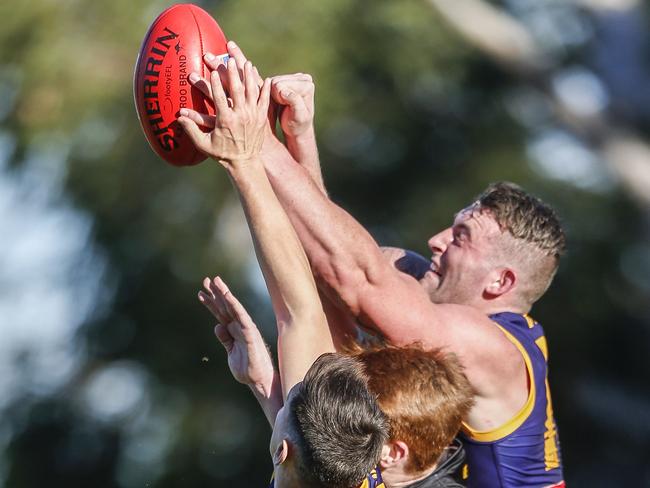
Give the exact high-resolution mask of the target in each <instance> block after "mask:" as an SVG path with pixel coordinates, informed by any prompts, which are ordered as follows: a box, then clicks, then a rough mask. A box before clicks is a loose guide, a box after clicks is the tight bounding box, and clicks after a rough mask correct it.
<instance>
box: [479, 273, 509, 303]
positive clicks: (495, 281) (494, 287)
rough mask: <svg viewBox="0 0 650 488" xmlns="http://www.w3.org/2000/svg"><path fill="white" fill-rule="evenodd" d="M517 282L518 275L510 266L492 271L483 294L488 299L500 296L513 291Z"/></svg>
mask: <svg viewBox="0 0 650 488" xmlns="http://www.w3.org/2000/svg"><path fill="white" fill-rule="evenodd" d="M516 282H517V275H516V274H515V272H514V271H513V270H512V269H510V268H500V269H496V270H494V271H493V272H492V273H490V277H489V281H488V284H487V286H486V287H485V290H484V291H483V294H484V296H485V297H486V298H488V299H494V298H498V297H500V296H502V295H505V294H506V293H508V292H509V291H511V290H512V289H513V288H514V287H515V284H516Z"/></svg>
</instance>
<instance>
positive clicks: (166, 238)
mask: <svg viewBox="0 0 650 488" xmlns="http://www.w3.org/2000/svg"><path fill="white" fill-rule="evenodd" d="M201 5H202V6H203V7H204V8H205V9H206V10H208V11H209V12H210V13H212V14H213V15H214V16H215V18H216V19H217V20H218V21H219V22H220V24H221V26H222V28H223V29H224V31H225V32H226V33H227V35H228V36H229V37H230V38H232V39H235V40H237V41H238V43H239V44H240V45H241V46H242V47H243V48H244V50H245V52H246V53H247V55H248V56H249V57H250V58H251V59H253V60H254V61H255V62H256V64H257V65H258V66H259V67H260V68H261V69H262V70H263V72H264V73H263V74H265V75H271V74H280V73H288V72H297V71H302V72H308V73H311V74H312V75H313V76H314V79H315V81H316V87H317V95H316V97H317V98H316V103H317V108H316V114H317V121H316V122H317V130H318V138H319V141H320V150H321V161H322V166H323V169H324V173H325V179H326V183H327V186H328V189H329V191H330V194H331V195H332V197H333V198H334V199H335V200H336V201H339V202H342V203H343V205H344V206H345V207H346V208H349V209H350V210H351V211H352V213H353V214H354V215H356V216H358V217H359V218H360V219H361V221H362V222H363V223H364V224H365V225H367V226H368V227H369V228H370V229H371V230H372V231H373V233H374V234H375V236H376V237H377V239H378V240H379V241H380V242H381V243H382V244H386V245H406V246H409V247H411V248H413V249H414V250H416V251H418V252H421V253H423V254H425V255H426V254H427V252H428V251H427V249H426V246H425V243H426V238H427V237H428V236H429V235H430V234H431V233H432V232H433V231H434V230H436V229H438V228H440V227H441V226H446V225H447V224H448V223H449V222H450V221H451V214H452V212H453V211H455V210H456V209H458V208H461V207H462V206H463V204H465V203H466V202H468V201H471V198H472V197H473V196H474V195H475V194H476V193H478V192H479V191H480V190H481V189H482V188H483V187H485V185H486V184H487V183H488V182H490V181H494V180H500V179H508V180H513V181H516V182H518V183H520V184H521V185H523V186H524V187H526V188H527V189H529V190H531V191H533V192H534V193H537V194H539V195H540V196H541V197H543V198H544V199H546V200H548V201H549V202H551V203H552V204H553V205H555V206H556V207H557V208H558V210H559V212H560V214H561V215H562V216H563V218H564V221H565V223H566V225H567V228H568V231H569V237H570V252H569V256H568V257H567V259H566V260H565V262H564V263H563V264H562V267H561V272H560V274H559V276H558V278H557V280H556V283H555V284H554V286H553V287H552V288H551V290H550V291H549V293H548V294H547V296H546V297H545V298H544V299H543V300H542V301H541V303H540V304H539V306H538V307H537V308H536V309H535V310H533V315H534V316H535V317H536V319H538V320H539V321H540V322H542V323H543V324H544V325H545V328H546V330H547V333H548V336H549V341H550V353H551V355H552V357H553V359H552V361H551V368H552V369H551V373H550V374H551V376H552V377H553V379H552V381H553V384H554V388H555V391H554V401H555V408H556V411H557V412H556V413H557V418H558V423H559V426H560V429H561V431H562V441H563V445H562V448H563V455H564V458H565V465H566V471H565V474H566V477H567V481H568V482H569V483H570V484H572V485H576V486H612V485H626V486H628V485H629V486H639V485H641V484H643V481H641V482H639V481H640V480H645V481H647V480H649V479H650V471H649V470H648V469H649V468H648V466H650V462H649V460H648V454H647V453H648V452H650V445H648V444H649V442H650V441H649V440H648V439H650V435H648V429H649V427H648V425H650V422H648V420H647V415H648V414H647V412H648V411H650V394H649V392H648V386H647V379H646V378H647V377H648V373H649V371H650V355H649V354H648V353H647V352H648V344H650V340H649V337H648V335H649V330H650V316H649V315H648V313H649V310H650V309H648V307H647V299H648V296H649V295H650V278H649V277H650V233H649V226H648V222H650V219H649V218H648V217H649V210H650V181H649V180H650V176H649V174H650V155H649V151H648V142H647V141H648V136H649V133H648V130H649V128H650V124H649V121H650V117H649V116H650V100H649V99H648V97H649V95H648V92H647V89H646V87H647V86H648V83H647V81H648V77H649V73H648V68H647V65H646V62H645V59H647V56H644V53H646V52H647V50H648V48H649V47H650V46H649V45H648V27H647V25H648V23H647V22H644V19H646V18H647V11H646V10H645V9H644V8H643V5H642V4H641V3H640V2H636V1H634V0H580V1H578V0H574V1H554V0H535V1H533V0H503V1H499V2H484V1H480V0H402V1H399V2H395V1H390V0H374V1H368V0H365V1H364V0H335V1H328V2H320V1H316V0H313V1H306V2H290V1H288V0H278V1H276V2H259V1H253V0H238V1H234V0H230V1H222V2H202V3H201ZM167 6H168V3H166V2H158V1H156V2H146V3H145V2H127V1H125V0H113V1H111V2H107V1H104V0H98V1H95V2H84V1H72V0H70V1H64V2H50V1H47V0H34V1H32V2H17V1H11V0H10V1H9V2H4V3H0V15H1V16H2V18H3V20H4V24H3V28H2V29H0V60H1V61H0V235H1V236H2V238H1V239H0V249H1V250H2V251H3V252H2V253H1V256H2V257H0V260H1V262H2V266H0V287H1V288H0V289H2V293H0V352H2V354H1V355H0V356H2V358H1V359H0V390H1V391H2V393H3V394H2V398H1V399H0V419H1V420H0V486H2V485H3V483H4V485H5V486H11V487H17V488H23V487H35V486H45V485H46V484H47V486H66V487H75V486H96V487H102V486H106V487H112V486H124V487H131V486H134V487H135V486H151V487H154V486H155V487H178V486H203V485H210V484H214V485H220V484H221V485H225V486H230V485H235V486H236V485H239V486H263V485H264V483H265V482H266V481H267V480H268V476H269V475H270V473H271V466H270V463H269V462H268V454H267V452H266V451H267V446H266V440H265V439H266V438H267V434H268V432H267V430H266V429H267V426H266V425H265V422H264V419H263V418H262V416H261V415H260V414H259V412H258V411H257V409H256V405H255V403H254V401H253V400H252V399H250V398H248V392H247V391H245V389H242V388H239V387H238V385H237V384H235V383H234V382H233V381H232V379H231V378H230V377H229V374H228V373H227V370H226V365H225V358H224V357H223V354H222V352H221V350H220V348H219V346H218V344H217V343H216V341H215V340H214V338H213V336H212V327H211V325H213V324H211V322H210V318H209V317H208V316H207V315H206V314H205V313H204V312H203V310H202V309H201V307H200V306H199V304H198V303H197V300H196V291H197V290H198V288H199V286H200V283H201V280H202V278H203V277H204V276H206V275H211V274H214V273H216V272H217V271H218V272H219V273H220V274H221V275H223V276H224V277H225V278H226V280H227V281H228V282H229V283H232V284H233V285H234V288H235V289H236V290H237V293H238V295H239V296H241V297H242V301H243V302H244V303H246V304H247V306H250V307H251V308H252V312H253V313H254V314H255V315H256V316H258V317H270V316H269V310H268V305H267V302H266V299H265V297H263V295H260V294H259V290H260V284H261V282H260V281H259V273H258V270H257V264H256V262H255V259H254V256H253V254H252V248H251V247H250V243H249V237H248V234H247V231H246V228H245V223H244V220H243V215H242V214H241V213H240V210H239V208H238V203H237V202H236V201H235V199H234V196H233V195H232V193H231V190H230V189H229V185H228V182H227V181H226V178H225V177H224V176H223V174H222V172H220V171H218V168H214V167H213V165H211V164H210V163H208V162H206V163H204V164H202V165H199V166H197V167H194V168H187V169H181V170H179V169H176V168H172V167H170V166H167V165H166V164H165V163H163V162H162V161H160V160H158V159H157V158H156V157H155V155H154V154H153V152H152V151H151V150H150V149H149V147H148V145H147V143H146V141H145V139H144V137H143V135H142V133H141V130H140V127H139V126H138V122H137V118H136V115H135V110H134V108H133V101H132V93H131V76H132V70H133V66H134V64H135V57H136V54H137V52H138V49H139V47H140V42H141V40H142V37H143V36H144V33H145V32H146V29H147V27H148V25H149V24H150V23H151V21H152V20H153V18H155V16H156V15H157V14H158V13H159V12H160V11H161V10H162V9H164V8H165V7H167ZM267 323H268V324H272V321H271V320H268V321H267ZM260 325H262V326H263V325H265V324H264V321H263V320H260ZM266 333H267V339H268V341H269V343H273V342H274V337H273V336H272V327H271V328H269V329H267V330H266Z"/></svg>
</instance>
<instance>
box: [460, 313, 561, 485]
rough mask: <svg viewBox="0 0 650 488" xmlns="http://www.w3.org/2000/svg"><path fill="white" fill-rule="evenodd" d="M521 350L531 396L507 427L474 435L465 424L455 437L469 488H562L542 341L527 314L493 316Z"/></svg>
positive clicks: (539, 333) (559, 458) (545, 355)
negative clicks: (460, 442)
mask: <svg viewBox="0 0 650 488" xmlns="http://www.w3.org/2000/svg"><path fill="white" fill-rule="evenodd" d="M490 319H491V320H493V321H494V322H496V323H497V324H498V326H499V327H500V328H501V330H502V331H503V333H504V334H505V335H506V337H507V338H508V339H509V340H510V341H511V342H512V343H513V344H514V345H515V346H516V347H517V349H519V352H520V353H521V355H522V356H523V358H524V362H525V364H526V371H527V373H528V384H529V392H528V399H527V400H526V403H525V404H524V406H523V407H522V408H521V410H520V411H519V412H518V413H517V414H516V415H515V416H514V417H513V418H512V419H511V420H510V421H509V422H507V423H506V424H505V425H503V426H501V427H499V428H497V429H494V430H492V431H487V432H478V431H474V430H473V429H471V428H470V427H469V426H468V425H466V424H463V429H462V432H461V433H460V434H459V435H460V437H461V438H462V439H463V443H464V444H465V450H466V452H467V460H468V466H469V478H468V480H467V486H468V488H515V487H516V488H524V487H526V488H542V487H563V486H564V481H563V474H562V461H561V456H560V444H559V439H558V432H557V427H556V424H555V418H554V417H553V407H552V405H551V393H550V389H549V385H548V374H547V373H548V368H547V357H548V351H547V346H546V338H545V336H544V330H543V329H542V326H541V325H540V324H539V323H537V322H535V321H534V320H533V319H531V318H530V317H528V316H527V315H519V314H515V313H510V312H504V313H498V314H495V315H491V316H490Z"/></svg>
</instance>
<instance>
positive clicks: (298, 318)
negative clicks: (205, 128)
mask: <svg viewBox="0 0 650 488" xmlns="http://www.w3.org/2000/svg"><path fill="white" fill-rule="evenodd" d="M243 78H244V82H243V84H242V82H241V81H240V79H239V74H238V71H237V66H236V62H235V60H234V59H232V60H231V61H230V62H229V63H228V83H229V92H230V96H231V99H232V104H233V108H232V109H231V108H229V107H228V101H227V100H226V97H225V94H224V91H223V87H222V86H221V81H220V79H219V76H218V74H217V73H216V72H213V73H212V76H211V88H212V94H213V97H214V102H215V106H216V108H217V113H218V114H219V115H218V117H217V119H216V121H215V122H216V126H215V129H214V130H213V131H212V132H211V133H209V134H205V133H203V132H201V130H200V129H199V128H198V127H197V125H196V123H195V121H194V119H193V118H192V119H190V118H189V117H188V116H190V117H193V116H194V114H191V113H190V112H188V111H185V112H184V114H187V116H184V117H181V118H179V122H180V123H181V124H182V125H183V127H184V128H185V130H186V131H187V132H188V134H189V135H190V137H191V138H192V140H193V142H194V144H195V145H196V146H197V147H198V148H199V149H200V150H202V151H203V152H205V153H206V154H209V155H210V156H212V157H214V158H215V159H218V160H219V162H220V163H221V164H222V165H223V166H224V167H225V168H226V170H227V171H228V174H229V176H230V178H231V180H232V182H233V185H234V186H235V189H236V190H237V192H238V194H239V197H240V199H241V202H242V206H243V208H244V213H245V215H246V219H247V221H248V224H249V228H250V231H251V235H252V238H253V243H254V245H255V251H256V254H257V257H258V261H259V262H260V266H261V268H262V272H263V274H264V278H265V280H266V284H267V288H268V289H269V293H270V295H271V301H272V304H273V309H274V312H275V315H276V320H277V324H278V336H279V337H278V356H279V358H278V360H279V365H280V376H281V378H282V389H283V394H284V398H285V399H286V394H287V393H288V391H289V390H290V389H291V388H292V387H293V386H294V385H295V384H296V383H298V382H300V381H302V379H303V377H304V375H305V373H306V372H307V370H308V369H309V367H310V366H311V364H312V363H313V361H314V360H315V359H316V358H317V357H318V356H320V355H321V354H322V353H324V352H329V351H333V350H334V347H333V345H332V339H331V335H330V334H329V330H328V328H327V322H326V320H325V316H324V313H323V310H322V307H321V305H320V301H319V299H318V292H317V290H316V285H315V283H314V279H313V277H312V274H311V270H310V268H309V263H308V261H307V258H306V256H305V253H304V251H303V249H302V247H301V245H300V241H299V240H298V237H297V236H296V233H295V232H294V229H293V227H292V226H291V223H290V221H289V219H288V218H287V215H286V213H285V211H284V210H283V208H282V206H281V205H280V203H279V201H278V199H277V198H276V196H275V194H274V192H273V190H272V188H271V185H270V183H269V180H268V178H267V176H266V172H265V170H264V165H263V163H262V161H261V159H260V146H261V140H262V138H263V137H264V133H265V131H268V124H267V121H266V114H267V110H268V104H269V97H270V86H271V83H270V80H266V81H265V83H264V85H263V87H262V89H261V92H260V90H259V88H258V87H257V84H256V83H255V81H254V72H253V68H252V66H251V64H250V63H248V62H247V63H246V65H245V67H244V70H243ZM258 93H259V96H258Z"/></svg>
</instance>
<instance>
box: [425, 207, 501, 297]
mask: <svg viewBox="0 0 650 488" xmlns="http://www.w3.org/2000/svg"><path fill="white" fill-rule="evenodd" d="M500 236H501V231H500V229H499V225H498V224H497V223H496V221H495V220H494V219H493V218H492V217H491V216H490V215H489V213H487V212H481V211H480V208H479V207H478V205H477V204H474V205H472V206H470V207H467V208H465V209H463V210H461V211H460V212H459V213H458V214H457V215H456V218H455V219H454V224H453V226H452V227H450V228H448V229H445V230H444V231H442V232H441V233H439V234H436V235H435V236H433V237H432V238H431V239H429V247H430V248H431V251H432V258H431V259H432V262H433V266H432V268H433V269H432V272H431V273H427V275H429V276H428V277H427V278H428V281H427V283H426V284H425V286H426V288H427V291H428V292H429V296H430V297H431V300H432V301H433V302H434V303H458V304H464V305H473V304H475V303H478V302H479V301H480V298H481V296H482V294H483V290H484V289H485V287H486V285H487V283H488V281H489V277H488V274H489V273H490V271H491V270H492V265H493V259H492V258H493V255H494V251H495V249H496V246H497V245H498V243H497V241H498V239H499V237H500ZM434 269H435V270H434Z"/></svg>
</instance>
